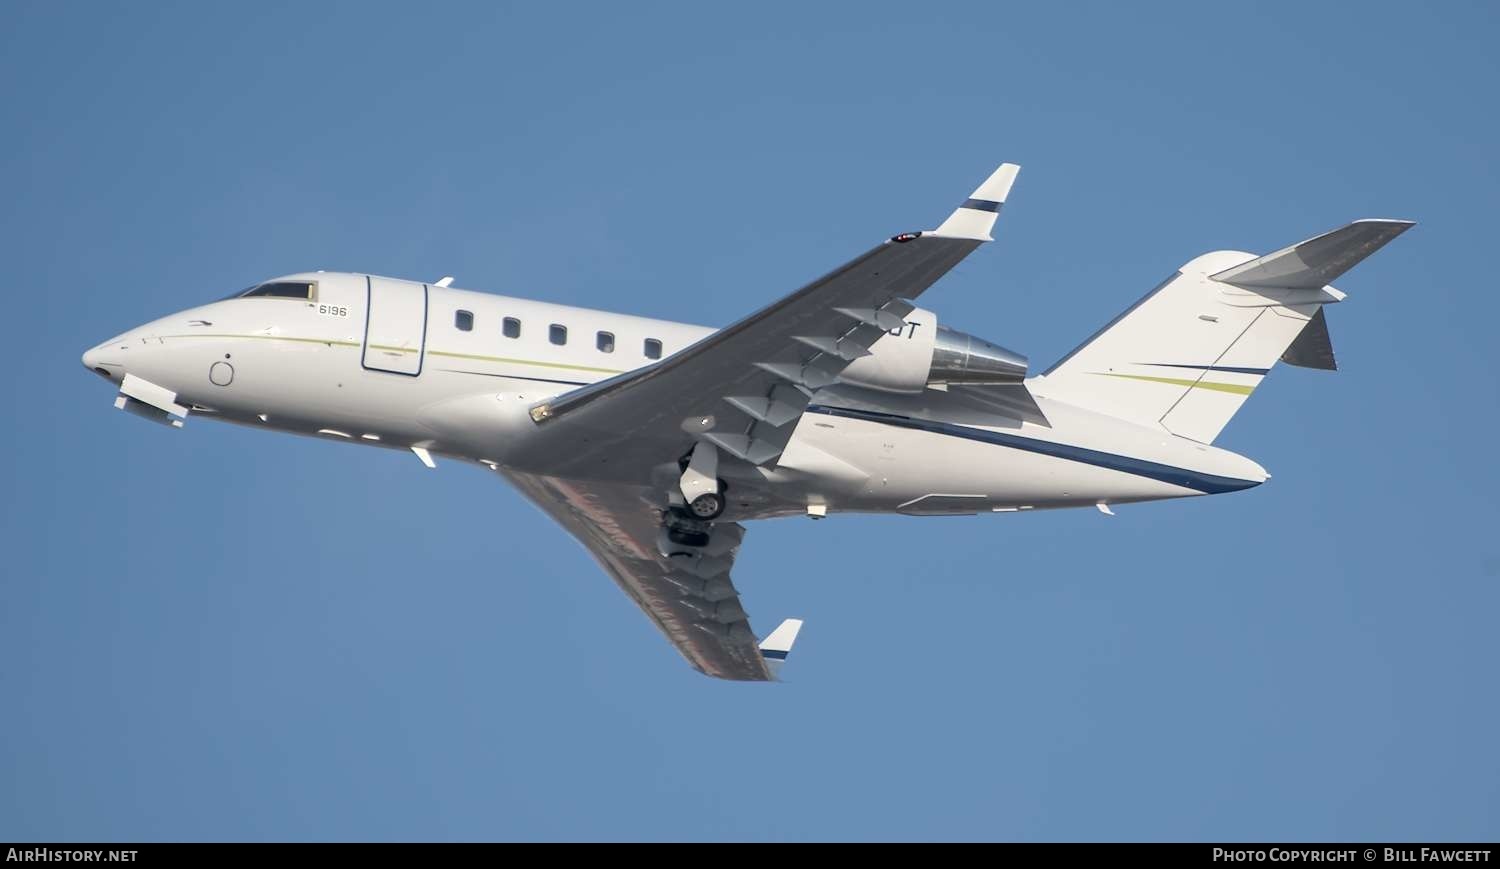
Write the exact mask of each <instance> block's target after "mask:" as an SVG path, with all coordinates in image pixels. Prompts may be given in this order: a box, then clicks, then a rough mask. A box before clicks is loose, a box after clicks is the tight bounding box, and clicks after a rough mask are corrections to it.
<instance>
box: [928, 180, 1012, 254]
mask: <svg viewBox="0 0 1500 869" xmlns="http://www.w3.org/2000/svg"><path fill="white" fill-rule="evenodd" d="M1020 171H1021V167H1020V166H1017V165H1016V164H1014V163H1001V164H1000V168H999V169H996V170H995V172H994V174H992V175H990V177H989V178H987V179H985V182H984V183H983V184H981V185H979V189H978V190H975V191H974V193H973V194H972V195H970V196H969V198H968V199H966V200H964V203H963V204H962V205H960V206H959V207H958V208H957V210H955V211H954V212H953V213H952V214H950V215H949V216H948V219H947V220H945V221H943V225H942V226H939V227H938V228H937V229H936V230H934V231H933V232H932V233H931V234H932V235H942V236H947V237H949V238H972V239H974V240H976V241H994V239H992V238H990V230H992V229H994V228H995V218H997V217H999V216H1000V206H1001V205H1004V204H1005V197H1006V196H1008V195H1010V186H1011V185H1012V184H1014V183H1015V182H1016V173H1017V172H1020Z"/></svg>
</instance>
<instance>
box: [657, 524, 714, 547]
mask: <svg viewBox="0 0 1500 869" xmlns="http://www.w3.org/2000/svg"><path fill="white" fill-rule="evenodd" d="M667 539H668V540H670V541H672V542H673V543H676V544H677V545H678V546H693V547H702V546H707V545H708V535H707V534H704V533H702V532H699V531H681V530H679V529H676V528H668V529H667Z"/></svg>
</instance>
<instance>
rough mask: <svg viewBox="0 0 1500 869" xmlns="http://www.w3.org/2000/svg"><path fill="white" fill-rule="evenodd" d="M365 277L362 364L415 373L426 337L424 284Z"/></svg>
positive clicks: (420, 365)
mask: <svg viewBox="0 0 1500 869" xmlns="http://www.w3.org/2000/svg"><path fill="white" fill-rule="evenodd" d="M365 280H366V282H367V290H366V293H367V295H366V301H365V347H364V357H363V360H362V362H363V364H364V367H365V368H367V369H369V370H371V371H389V372H391V373H392V374H405V375H408V376H410V377H416V376H417V375H419V374H421V373H422V356H423V351H424V349H425V344H426V338H427V285H426V284H413V283H408V282H406V281H393V280H389V279H387V278H376V277H370V278H366V279H365Z"/></svg>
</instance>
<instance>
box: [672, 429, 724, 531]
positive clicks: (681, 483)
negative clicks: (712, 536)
mask: <svg viewBox="0 0 1500 869" xmlns="http://www.w3.org/2000/svg"><path fill="white" fill-rule="evenodd" d="M677 487H678V489H680V490H681V491H682V499H683V500H684V501H685V502H687V511H686V512H687V514H688V515H689V516H691V517H692V518H694V519H697V520H699V521H702V522H711V521H713V520H715V519H717V518H719V516H720V515H721V514H723V512H724V481H723V480H720V479H719V448H718V447H716V446H714V445H713V444H711V443H709V442H708V441H699V442H698V443H697V445H696V446H694V447H693V454H692V457H691V458H690V459H689V460H688V463H687V467H686V468H683V470H682V478H681V479H680V480H678V482H677Z"/></svg>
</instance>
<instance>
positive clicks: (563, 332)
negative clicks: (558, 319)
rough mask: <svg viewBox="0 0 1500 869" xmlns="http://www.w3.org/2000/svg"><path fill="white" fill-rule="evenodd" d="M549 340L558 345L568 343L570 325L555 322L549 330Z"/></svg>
mask: <svg viewBox="0 0 1500 869" xmlns="http://www.w3.org/2000/svg"><path fill="white" fill-rule="evenodd" d="M547 340H548V341H551V342H552V343H553V344H558V345H562V344H566V343H568V327H567V326H559V325H558V324H556V323H553V324H552V327H551V328H549V329H548V330H547Z"/></svg>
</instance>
